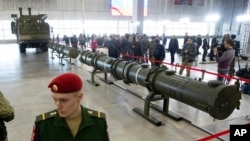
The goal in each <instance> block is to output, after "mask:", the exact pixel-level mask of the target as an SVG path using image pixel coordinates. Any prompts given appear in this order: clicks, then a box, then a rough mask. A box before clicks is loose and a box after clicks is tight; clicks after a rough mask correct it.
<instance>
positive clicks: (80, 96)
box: [79, 92, 84, 100]
mask: <svg viewBox="0 0 250 141" xmlns="http://www.w3.org/2000/svg"><path fill="white" fill-rule="evenodd" d="M83 96H84V93H83V92H81V93H80V94H79V99H80V100H82V99H83Z"/></svg>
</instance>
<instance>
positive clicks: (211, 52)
mask: <svg viewBox="0 0 250 141" xmlns="http://www.w3.org/2000/svg"><path fill="white" fill-rule="evenodd" d="M217 38H218V36H217V35H216V36H215V37H214V38H213V39H212V45H211V49H210V54H209V56H210V59H209V60H210V61H215V60H214V48H216V47H217V46H218V40H217Z"/></svg>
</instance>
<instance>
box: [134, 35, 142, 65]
mask: <svg viewBox="0 0 250 141" xmlns="http://www.w3.org/2000/svg"><path fill="white" fill-rule="evenodd" d="M131 47H132V49H133V52H134V60H135V61H137V62H139V63H141V59H142V57H143V53H142V46H141V42H140V38H139V37H138V36H136V37H135V41H134V42H133V43H132V46H131Z"/></svg>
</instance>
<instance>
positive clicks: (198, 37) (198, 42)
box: [196, 34, 202, 54]
mask: <svg viewBox="0 0 250 141" xmlns="http://www.w3.org/2000/svg"><path fill="white" fill-rule="evenodd" d="M196 43H197V54H200V52H199V48H200V47H201V44H202V39H201V35H200V34H198V36H197V38H196Z"/></svg>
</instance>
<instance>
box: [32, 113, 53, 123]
mask: <svg viewBox="0 0 250 141" xmlns="http://www.w3.org/2000/svg"><path fill="white" fill-rule="evenodd" d="M56 114H57V110H53V111H50V112H47V113H43V114H41V115H38V116H36V121H35V122H39V121H43V120H46V119H49V118H52V117H55V116H56Z"/></svg>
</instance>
